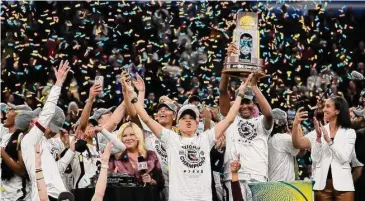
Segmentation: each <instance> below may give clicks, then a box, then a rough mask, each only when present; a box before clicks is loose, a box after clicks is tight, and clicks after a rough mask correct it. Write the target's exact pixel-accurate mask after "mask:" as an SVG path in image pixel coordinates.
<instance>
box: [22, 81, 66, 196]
mask: <svg viewBox="0 0 365 201" xmlns="http://www.w3.org/2000/svg"><path fill="white" fill-rule="evenodd" d="M60 93H61V87H58V86H53V87H52V89H51V91H50V93H49V95H48V99H47V102H46V103H45V105H44V107H43V110H42V112H41V113H40V115H39V119H38V122H39V124H40V125H41V126H43V127H44V128H47V127H48V125H49V122H50V121H51V119H52V117H53V114H54V113H55V108H56V105H57V101H58V97H59V95H60ZM38 143H39V144H41V147H42V150H43V151H42V156H41V157H42V170H43V175H44V180H45V182H46V186H47V193H48V195H49V196H51V197H53V198H56V199H57V198H58V196H59V194H60V193H61V192H64V191H67V190H66V188H65V185H64V184H63V181H62V178H61V175H60V172H59V171H58V168H59V167H58V165H59V164H57V163H56V161H55V159H54V158H53V156H52V154H51V153H50V151H49V150H48V147H47V140H46V138H45V137H44V135H43V132H42V131H41V130H40V129H39V128H38V127H37V126H33V128H32V129H31V130H30V131H29V133H28V134H26V135H25V136H24V138H23V140H22V142H21V150H22V156H23V160H24V164H25V167H26V169H27V172H28V174H29V178H30V181H31V192H30V193H31V200H32V201H39V195H38V189H37V186H36V174H35V155H34V145H35V144H38ZM71 155H72V154H68V156H71ZM71 159H72V157H71Z"/></svg>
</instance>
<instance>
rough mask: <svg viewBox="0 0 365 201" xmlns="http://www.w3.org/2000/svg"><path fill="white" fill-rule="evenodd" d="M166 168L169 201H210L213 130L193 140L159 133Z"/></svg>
mask: <svg viewBox="0 0 365 201" xmlns="http://www.w3.org/2000/svg"><path fill="white" fill-rule="evenodd" d="M161 140H162V141H163V142H164V143H165V145H166V150H167V157H168V164H169V170H170V171H169V178H170V183H169V201H211V200H212V189H211V182H212V178H211V167H210V150H211V149H212V147H213V146H214V143H215V133H214V129H210V130H208V131H206V132H203V133H201V134H199V135H196V136H194V137H189V138H185V137H181V136H180V135H178V134H177V133H175V132H173V131H171V130H168V129H165V128H164V129H163V130H162V134H161Z"/></svg>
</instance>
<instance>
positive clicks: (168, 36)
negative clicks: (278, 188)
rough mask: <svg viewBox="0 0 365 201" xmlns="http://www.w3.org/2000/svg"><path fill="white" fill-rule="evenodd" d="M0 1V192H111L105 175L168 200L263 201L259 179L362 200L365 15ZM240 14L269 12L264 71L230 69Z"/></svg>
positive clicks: (321, 195) (24, 196) (36, 195)
mask: <svg viewBox="0 0 365 201" xmlns="http://www.w3.org/2000/svg"><path fill="white" fill-rule="evenodd" d="M263 7H264V8H263ZM2 8H3V10H4V12H3V13H2V17H4V18H5V19H6V20H2V24H1V25H2V31H3V30H4V29H5V31H3V32H2V33H4V34H3V36H4V37H5V38H4V39H3V38H2V39H3V40H2V62H1V65H2V71H1V73H2V86H1V88H2V101H1V102H2V104H1V148H2V149H1V159H2V163H1V200H4V201H13V200H31V201H36V200H41V201H43V200H51V201H52V200H67V199H68V200H74V198H73V194H72V193H71V192H73V190H75V189H82V188H88V187H90V186H93V180H92V178H93V177H95V176H97V178H98V179H97V182H96V184H95V194H94V197H93V198H92V200H93V201H96V200H103V197H104V194H105V189H106V187H107V177H108V173H116V174H127V175H129V176H131V177H134V178H135V181H136V183H137V184H138V185H140V186H146V184H147V185H148V186H153V187H154V188H156V189H157V191H158V192H159V196H158V197H159V198H158V199H160V200H170V201H177V200H192V201H197V200H204V201H211V200H213V201H223V200H238V201H241V200H252V199H253V198H252V197H253V195H252V193H251V190H250V187H249V184H251V183H255V182H268V181H273V182H274V181H294V180H298V179H308V180H312V181H314V186H313V190H314V198H315V200H345V201H350V200H364V199H365V195H364V192H363V191H362V190H360V189H364V187H365V172H364V170H363V168H362V167H363V164H362V163H364V162H365V150H364V148H365V142H364V140H365V109H364V107H365V91H364V90H363V91H361V90H362V88H363V87H364V80H365V79H364V77H363V76H364V62H365V44H364V38H361V37H362V36H364V34H362V33H364V30H363V28H364V27H363V26H358V25H359V24H357V23H358V22H359V21H360V22H361V21H362V22H363V21H364V16H362V17H360V18H358V16H356V15H355V14H354V12H351V10H350V9H349V10H348V11H347V12H346V15H345V16H346V17H345V18H344V17H343V16H342V14H340V15H338V16H336V15H335V14H334V13H331V11H329V12H328V13H327V14H326V15H325V14H324V12H322V9H323V8H322V7H321V6H318V8H317V9H315V10H311V11H310V12H308V15H307V16H305V19H304V18H303V19H301V18H300V17H298V14H297V12H294V14H293V13H290V12H289V11H288V10H287V9H288V8H287V7H285V6H283V7H282V8H281V9H282V10H281V13H279V14H276V15H277V16H276V17H277V18H278V19H279V20H278V22H277V21H275V20H273V19H272V18H271V17H270V16H272V14H269V13H270V12H269V11H268V10H267V8H265V6H263V5H260V4H257V5H251V4H248V3H247V4H246V3H243V2H238V3H237V2H236V3H233V2H225V3H224V2H216V3H213V2H206V3H204V2H201V3H185V4H184V3H179V2H175V3H174V2H170V3H168V2H154V1H152V2H144V3H135V2H119V3H116V2H113V3H109V2H81V3H80V2H75V3H73V2H71V3H70V2H67V3H65V2H36V3H33V4H32V3H26V2H23V3H19V2H18V3H3V4H2ZM240 9H241V10H242V9H246V10H245V11H252V10H255V9H256V10H255V11H257V12H258V13H259V18H260V30H263V31H261V32H260V37H261V46H263V47H261V50H262V51H261V56H262V57H263V58H264V59H265V65H266V67H267V70H266V75H264V74H263V73H261V72H253V73H251V74H250V75H249V76H247V77H241V78H240V79H236V78H232V77H229V76H228V75H227V74H220V72H221V70H222V67H221V66H222V61H223V60H224V58H225V56H230V55H234V54H238V53H239V50H237V47H235V45H234V44H233V43H231V44H230V45H229V46H228V48H226V44H227V43H229V41H230V40H231V35H232V30H233V28H234V26H233V23H232V22H233V21H234V20H233V18H234V16H233V13H235V12H233V11H238V10H240ZM294 10H295V9H294ZM183 11H186V12H183ZM340 12H342V13H344V11H343V9H342V11H340ZM104 14H105V15H104ZM296 15H297V16H296ZM343 15H344V14H343ZM302 17H303V16H302ZM179 18H180V19H179ZM189 18H191V19H189ZM357 18H358V19H359V20H356V19H357ZM33 19H36V20H33ZM219 20H220V21H219ZM221 22H224V23H221ZM175 25H177V26H175ZM289 26H293V27H292V28H290V29H289V28H288V27H289ZM345 27H351V28H345ZM298 34H299V35H298ZM327 43H329V44H330V45H331V47H330V48H328V47H327ZM288 52H289V53H288ZM56 66H58V67H56ZM52 67H53V68H52ZM318 71H319V73H318ZM94 78H102V79H101V81H100V79H94ZM302 80H303V81H302ZM296 158H301V159H303V160H307V159H311V160H312V161H311V162H310V163H308V162H304V163H303V162H302V161H301V160H296ZM142 162H145V163H143V164H146V165H145V166H143V165H141V164H142ZM298 162H299V165H298ZM142 166H143V167H142ZM298 168H299V170H298ZM300 172H303V173H302V174H300Z"/></svg>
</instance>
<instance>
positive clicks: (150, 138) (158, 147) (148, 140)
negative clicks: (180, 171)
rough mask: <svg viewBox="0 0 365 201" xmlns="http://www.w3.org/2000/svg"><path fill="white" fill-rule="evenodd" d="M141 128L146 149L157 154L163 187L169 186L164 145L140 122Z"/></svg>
mask: <svg viewBox="0 0 365 201" xmlns="http://www.w3.org/2000/svg"><path fill="white" fill-rule="evenodd" d="M140 122H141V124H142V128H143V131H144V132H143V135H144V136H143V137H144V142H145V144H146V149H147V150H150V151H154V152H155V153H156V154H157V158H158V161H159V162H160V165H161V169H162V174H163V177H164V179H165V186H168V185H169V165H168V162H167V160H168V159H167V152H166V146H165V145H164V143H163V142H162V141H161V140H160V139H158V138H157V137H156V135H154V134H153V133H152V131H151V130H150V129H149V128H148V126H147V125H146V124H145V123H144V122H143V121H142V120H141V121H140Z"/></svg>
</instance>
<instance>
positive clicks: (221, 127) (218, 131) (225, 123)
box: [214, 73, 253, 139]
mask: <svg viewBox="0 0 365 201" xmlns="http://www.w3.org/2000/svg"><path fill="white" fill-rule="evenodd" d="M252 76H253V74H252V73H251V74H250V75H249V76H248V78H247V80H246V82H242V83H241V86H240V87H239V88H238V95H237V97H236V100H235V101H234V103H233V105H232V107H231V109H230V110H229V112H228V114H227V116H226V118H225V119H223V120H222V121H220V122H219V123H218V124H217V125H215V126H214V129H215V139H219V138H220V136H221V135H223V133H224V131H226V130H227V128H228V127H229V126H230V125H231V124H232V123H233V121H234V119H235V118H236V116H237V114H238V110H239V109H240V106H241V101H242V98H243V97H244V93H245V91H246V88H247V85H248V83H250V82H251V79H252Z"/></svg>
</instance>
